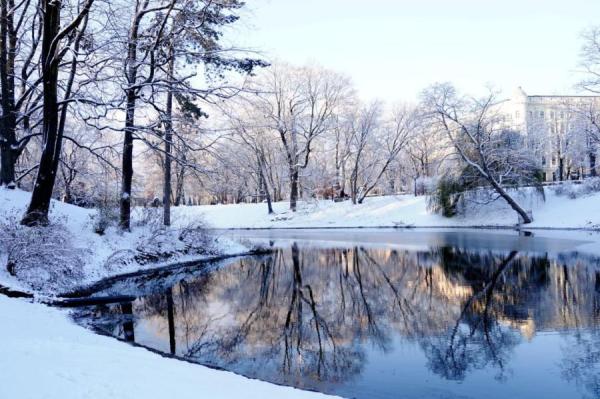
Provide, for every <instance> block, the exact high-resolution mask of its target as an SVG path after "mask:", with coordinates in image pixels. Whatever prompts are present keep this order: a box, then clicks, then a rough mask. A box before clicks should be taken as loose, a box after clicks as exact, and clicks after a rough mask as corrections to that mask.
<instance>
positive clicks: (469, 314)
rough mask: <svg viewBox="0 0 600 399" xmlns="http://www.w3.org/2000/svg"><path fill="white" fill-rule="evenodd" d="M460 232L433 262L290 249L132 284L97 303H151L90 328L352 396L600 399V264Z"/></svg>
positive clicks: (436, 251) (348, 247) (376, 248)
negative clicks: (475, 239) (125, 299)
mask: <svg viewBox="0 0 600 399" xmlns="http://www.w3.org/2000/svg"><path fill="white" fill-rule="evenodd" d="M450 234H451V235H454V237H453V239H455V240H454V241H452V240H449V241H448V240H445V241H444V242H439V241H435V243H434V244H431V243H429V244H427V245H426V246H425V247H424V248H420V249H419V248H414V249H401V248H397V247H394V246H392V245H389V244H383V243H381V242H380V243H379V244H378V243H377V242H369V244H368V245H362V244H361V243H360V242H358V241H360V240H349V242H348V243H347V244H340V243H338V244H336V245H335V246H334V245H331V247H327V246H326V245H323V244H322V243H321V244H320V245H314V243H311V242H306V241H297V242H294V241H286V242H285V243H284V244H281V245H278V246H277V247H276V249H275V251H274V253H273V254H271V255H265V256H259V257H249V258H244V259H238V260H234V261H231V262H229V264H227V265H222V266H221V267H219V268H214V269H212V270H210V271H205V272H202V273H199V272H198V273H180V274H175V275H168V276H163V277H161V278H155V279H152V280H147V279H133V280H130V281H122V282H119V283H118V284H116V285H115V286H113V287H111V288H109V289H107V290H106V291H105V292H102V293H98V294H97V295H104V294H107V293H111V294H115V293H135V294H136V295H139V297H138V299H137V300H135V301H134V302H133V303H131V304H125V305H110V306H99V307H94V308H87V309H83V310H81V311H80V312H79V314H78V317H79V318H80V320H83V321H85V322H87V323H91V324H92V325H94V326H95V327H96V328H98V329H101V330H103V331H104V332H108V333H110V334H112V335H115V336H119V337H122V338H128V339H129V340H134V341H135V342H137V343H140V344H143V345H146V346H149V347H152V348H155V349H158V350H160V351H163V352H166V353H175V354H177V355H179V356H183V357H185V358H188V359H190V360H192V361H195V362H199V363H203V364H209V365H214V366H219V367H223V368H225V369H228V370H231V371H235V372H237V373H241V374H244V375H247V376H250V377H255V378H259V379H262V380H266V381H272V382H277V383H281V384H286V385H292V386H295V387H300V388H308V389H315V390H319V391H322V392H326V393H334V394H338V395H341V396H345V397H356V398H482V397H485V398H600V329H599V324H600V266H599V265H598V259H597V258H594V257H592V256H587V255H581V254H577V253H576V252H572V251H567V250H566V249H565V250H564V251H563V250H562V249H561V251H563V252H558V253H556V252H553V253H551V252H546V250H547V248H546V247H545V246H544V245H550V246H552V245H551V244H548V243H547V242H546V243H545V244H544V245H542V247H541V249H542V250H541V251H540V250H539V248H538V250H534V249H535V248H536V242H535V239H533V238H531V240H532V241H531V242H527V240H525V241H526V245H525V246H523V245H521V244H522V243H523V239H522V238H518V239H517V241H519V242H521V244H515V243H513V244H506V245H505V244H503V245H504V247H503V248H501V250H493V251H492V250H490V249H485V248H486V245H483V246H477V245H475V246H471V245H468V243H467V244H465V243H464V242H462V241H461V240H460V238H461V237H462V238H464V235H461V233H450ZM350 241H353V242H350ZM365 241H369V240H365ZM375 241H376V240H375ZM492 241H494V242H497V241H498V240H496V239H493V240H492ZM542 241H543V240H542ZM424 242H427V241H424ZM461 242H462V243H461ZM449 243H450V244H449ZM490 243H491V241H490ZM421 244H422V242H421ZM557 245H558V244H557ZM506 246H508V247H509V248H506ZM511 246H512V247H513V248H512V249H511V248H510V247H511ZM488 247H493V245H492V244H490V245H488ZM124 291H126V292H124ZM198 390H199V392H201V391H202V387H201V386H199V387H198Z"/></svg>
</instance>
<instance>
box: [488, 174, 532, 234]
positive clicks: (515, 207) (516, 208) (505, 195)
mask: <svg viewBox="0 0 600 399" xmlns="http://www.w3.org/2000/svg"><path fill="white" fill-rule="evenodd" d="M488 180H489V182H490V183H491V184H492V187H494V190H496V192H497V193H498V195H500V196H501V197H502V198H503V199H504V200H505V201H506V202H507V203H508V205H510V207H511V208H512V209H513V210H514V211H515V212H517V213H518V214H519V216H521V219H523V224H528V223H531V222H533V220H532V219H531V218H530V217H529V215H528V214H527V212H525V210H524V209H523V208H521V206H520V205H519V204H518V203H517V202H516V201H515V200H514V199H513V198H512V197H511V196H510V195H509V194H508V193H507V192H506V191H505V190H504V189H503V188H502V186H500V185H499V184H498V182H496V180H495V179H494V178H491V177H490V178H488Z"/></svg>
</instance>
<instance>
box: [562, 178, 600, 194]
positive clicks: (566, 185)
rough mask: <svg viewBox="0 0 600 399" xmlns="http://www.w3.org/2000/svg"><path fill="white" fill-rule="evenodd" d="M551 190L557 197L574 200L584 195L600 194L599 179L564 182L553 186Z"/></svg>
mask: <svg viewBox="0 0 600 399" xmlns="http://www.w3.org/2000/svg"><path fill="white" fill-rule="evenodd" d="M552 190H553V191H554V193H555V194H556V195H558V196H561V197H568V198H570V199H576V198H579V197H583V196H585V195H589V194H593V193H597V192H600V177H590V178H587V179H584V180H574V181H565V182H562V183H560V184H558V185H556V186H553V187H552Z"/></svg>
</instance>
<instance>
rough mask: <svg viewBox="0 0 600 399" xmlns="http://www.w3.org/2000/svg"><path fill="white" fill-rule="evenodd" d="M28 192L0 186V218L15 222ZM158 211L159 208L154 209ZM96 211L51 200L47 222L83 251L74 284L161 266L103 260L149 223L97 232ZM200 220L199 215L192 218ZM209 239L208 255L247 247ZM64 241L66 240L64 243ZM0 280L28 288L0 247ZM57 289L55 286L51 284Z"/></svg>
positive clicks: (139, 236)
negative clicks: (57, 226)
mask: <svg viewBox="0 0 600 399" xmlns="http://www.w3.org/2000/svg"><path fill="white" fill-rule="evenodd" d="M30 195H31V194H30V193H28V192H25V191H21V190H8V189H4V188H0V222H2V221H5V220H7V219H9V218H10V219H11V220H14V222H15V223H18V220H19V218H20V217H21V216H22V215H23V213H24V211H25V209H26V207H27V204H28V203H29V199H30ZM157 211H159V212H160V210H157ZM95 214H96V211H95V210H93V209H84V208H80V207H77V206H74V205H69V204H65V203H63V202H59V201H54V200H53V201H52V204H51V210H50V219H51V222H54V223H60V224H61V226H64V228H66V229H67V230H68V237H69V238H71V240H70V242H69V243H68V244H69V245H73V246H74V247H75V248H76V249H80V250H82V251H85V254H86V255H85V262H83V263H82V264H81V265H77V267H78V268H81V274H80V278H79V279H78V280H77V281H76V282H74V283H75V284H77V285H85V284H89V283H92V282H95V281H98V280H100V279H102V278H105V277H109V276H112V275H117V274H123V273H129V272H134V271H138V270H142V269H148V268H155V267H159V266H164V265H165V263H146V264H139V263H137V262H127V263H123V264H119V265H118V267H114V266H112V265H108V264H107V261H108V259H109V257H111V256H112V255H113V254H116V253H120V252H125V251H129V250H132V249H134V248H135V247H136V246H137V245H139V244H140V243H143V242H144V240H147V239H148V238H149V237H150V236H151V235H152V229H153V228H152V226H134V228H133V229H132V231H131V232H127V233H123V232H121V231H119V230H118V229H117V228H116V227H114V226H113V227H110V228H108V229H107V230H106V233H105V234H104V235H98V234H96V233H95V232H94V227H93V220H92V218H93V216H94V215H95ZM195 220H197V221H200V218H195ZM189 222H190V221H188V220H182V219H178V218H177V217H174V218H173V225H174V227H175V228H177V227H179V226H178V225H183V224H184V223H189ZM214 240H215V241H214V242H213V243H211V245H212V246H214V248H213V250H214V251H213V252H211V255H214V254H218V255H231V254H241V253H245V252H247V251H248V250H249V248H247V247H245V246H244V245H242V244H240V243H237V242H234V241H231V240H228V239H227V238H224V237H218V236H217V237H215V238H214ZM66 244H67V243H66ZM208 256H210V255H206V256H198V255H191V256H190V255H179V256H175V257H173V258H172V259H169V263H173V262H182V261H187V260H192V259H200V258H203V257H208ZM0 264H1V265H2V267H0V284H1V285H5V286H10V287H12V288H14V289H21V290H25V291H27V290H30V289H31V287H30V286H28V285H27V284H24V282H23V281H19V280H18V279H16V278H14V277H12V276H10V275H9V274H8V273H7V272H6V270H5V267H4V265H6V254H3V253H2V251H0ZM69 288H73V287H69V286H63V287H60V290H62V291H65V290H68V289H69ZM52 289H58V288H52ZM52 289H49V290H47V291H45V292H44V293H45V294H52V293H53V292H52Z"/></svg>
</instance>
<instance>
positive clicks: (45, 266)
mask: <svg viewBox="0 0 600 399" xmlns="http://www.w3.org/2000/svg"><path fill="white" fill-rule="evenodd" d="M0 231H2V232H3V234H2V235H1V236H0V252H2V253H3V254H4V255H5V259H6V260H7V264H6V265H5V267H6V269H7V270H8V272H9V273H10V274H12V275H13V276H15V277H17V278H18V279H19V280H21V281H23V282H26V283H27V284H29V286H30V287H31V288H33V289H34V290H39V291H44V292H51V291H54V290H57V289H60V288H62V287H66V286H70V285H72V284H73V283H75V282H77V281H78V280H80V279H81V277H82V270H81V268H82V265H83V264H84V262H85V261H86V256H87V255H89V252H88V251H87V250H84V249H80V248H76V247H74V246H73V241H72V236H71V234H70V233H69V230H68V229H67V228H66V227H65V224H64V222H63V221H58V222H53V223H52V224H50V225H49V226H45V227H42V226H40V227H26V226H22V225H21V224H20V223H19V218H18V216H17V215H16V214H13V215H9V216H8V217H6V218H4V219H2V220H0Z"/></svg>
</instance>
